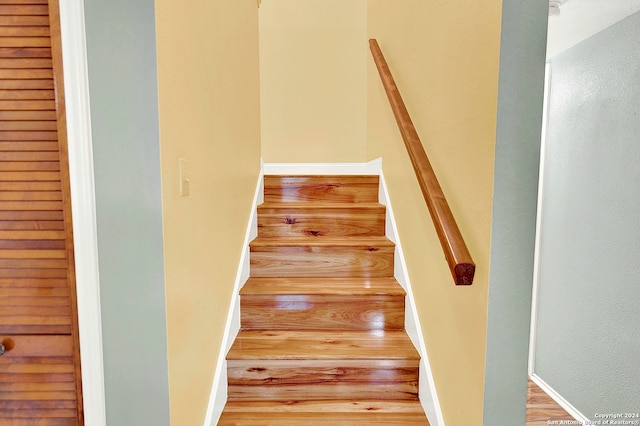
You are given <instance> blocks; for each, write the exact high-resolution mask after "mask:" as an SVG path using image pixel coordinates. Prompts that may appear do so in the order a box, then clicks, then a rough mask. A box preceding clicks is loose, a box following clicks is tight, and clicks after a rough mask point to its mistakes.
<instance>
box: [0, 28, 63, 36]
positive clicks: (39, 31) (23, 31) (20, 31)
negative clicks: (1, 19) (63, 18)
mask: <svg viewBox="0 0 640 426" xmlns="http://www.w3.org/2000/svg"><path fill="white" fill-rule="evenodd" d="M50 35H51V34H50V32H49V27H46V26H29V27H27V26H21V27H2V28H1V29H0V36H1V37H49V36H50Z"/></svg>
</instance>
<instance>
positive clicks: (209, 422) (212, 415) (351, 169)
mask: <svg viewBox="0 0 640 426" xmlns="http://www.w3.org/2000/svg"><path fill="white" fill-rule="evenodd" d="M265 174H290V175H331V174H334V175H337V174H344V175H358V174H368V175H379V176H380V192H379V199H380V203H381V204H384V205H386V207H387V223H386V230H387V231H386V232H387V237H388V238H389V239H390V240H392V241H393V242H394V243H395V244H396V251H395V259H394V261H395V271H394V275H395V278H396V279H397V280H398V282H399V283H400V285H401V286H402V287H403V288H404V290H405V291H406V292H407V299H406V309H405V311H406V314H405V328H406V330H407V334H408V335H409V337H410V338H411V340H412V342H413V344H414V345H415V346H416V349H417V350H418V352H419V353H420V356H421V358H422V359H421V362H420V381H419V390H418V392H419V395H420V402H421V404H422V406H423V408H424V410H425V412H426V414H427V417H428V418H429V422H430V423H431V425H432V426H444V418H443V416H442V410H441V408H440V402H439V401H438V396H437V393H436V388H435V382H434V380H433V374H432V373H431V367H430V364H429V357H428V355H427V350H426V346H425V343H424V339H423V337H422V329H421V328H420V321H419V318H418V312H417V308H416V304H415V300H414V298H413V292H412V291H411V282H410V280H409V273H408V271H407V266H406V264H405V262H404V256H403V254H402V245H401V244H400V239H399V237H398V232H397V227H396V223H395V219H394V216H393V209H392V208H391V204H390V202H389V194H388V192H387V186H386V183H385V180H384V176H383V175H382V159H381V158H377V159H375V160H372V161H370V162H368V163H337V164H336V163H334V164H329V163H295V164H293V163H265V164H263V166H262V171H261V175H260V179H259V181H258V185H257V186H256V195H255V196H254V205H253V207H252V216H251V220H250V223H249V226H248V228H247V234H246V237H245V247H246V249H245V252H244V253H243V255H242V258H241V259H240V266H239V267H238V275H237V278H236V282H235V286H234V290H233V291H234V293H233V296H232V299H231V306H230V308H229V315H228V317H227V325H226V328H225V333H224V336H223V343H222V345H221V349H220V353H219V355H218V364H217V367H216V371H215V376H214V380H213V386H212V389H211V396H210V398H209V407H208V409H207V416H206V418H205V426H214V425H215V424H216V423H217V422H218V419H219V418H220V415H221V414H222V410H223V409H224V404H225V402H226V399H227V375H226V368H227V366H226V354H227V351H228V350H229V348H230V347H231V344H232V343H233V340H234V339H235V336H236V335H237V334H238V331H239V330H240V299H239V297H238V292H239V290H240V287H241V285H242V284H243V283H244V282H245V281H246V280H247V278H248V277H249V242H250V241H251V240H252V239H253V238H254V237H255V236H256V235H257V229H258V227H257V209H256V207H257V205H258V204H260V203H261V202H262V197H263V195H262V192H263V191H262V189H263V177H264V175H265Z"/></svg>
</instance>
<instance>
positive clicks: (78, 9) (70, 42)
mask: <svg viewBox="0 0 640 426" xmlns="http://www.w3.org/2000/svg"><path fill="white" fill-rule="evenodd" d="M60 27H61V37H62V58H63V63H64V86H65V101H66V114H67V137H68V145H69V175H70V177H71V212H72V215H73V235H74V247H75V267H76V292H77V299H78V327H79V332H80V362H81V364H82V394H83V396H82V398H83V405H84V421H85V424H87V425H91V426H102V425H106V410H105V392H104V364H103V360H102V320H101V312H100V274H99V265H98V232H97V225H96V205H95V184H94V175H93V149H92V140H91V111H90V106H89V74H88V66H87V49H86V38H85V25H84V2H83V0H63V1H61V2H60Z"/></svg>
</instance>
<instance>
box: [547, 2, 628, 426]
mask: <svg viewBox="0 0 640 426" xmlns="http://www.w3.org/2000/svg"><path fill="white" fill-rule="evenodd" d="M638 40H640V13H636V14H635V15H632V16H631V17H629V18H627V19H625V20H623V21H621V22H619V23H618V24H616V25H614V26H612V27H610V28H608V29H607V30H605V31H603V32H601V33H599V34H596V35H595V36H593V37H591V38H590V39H587V40H585V41H584V42H582V43H580V44H578V45H576V46H575V47H573V48H571V49H570V50H568V51H566V52H564V53H562V54H560V55H558V56H556V57H554V58H553V60H552V65H551V68H552V77H551V94H550V111H549V113H550V116H549V133H548V140H547V147H546V151H547V153H546V159H545V182H544V196H543V205H542V206H543V211H542V234H541V257H540V289H539V311H538V332H537V346H536V363H535V372H536V374H537V375H539V376H540V377H541V378H542V379H543V380H545V381H546V382H547V383H548V384H549V385H551V387H553V388H554V389H555V390H556V391H557V392H558V393H560V394H561V395H562V396H563V397H564V398H565V399H567V400H568V401H569V402H570V403H571V404H572V405H574V406H575V407H576V408H577V409H578V410H579V411H580V412H581V413H582V414H584V415H585V416H587V417H589V418H590V419H592V420H593V419H594V415H595V414H596V413H624V412H637V411H638V408H639V407H640V392H638V389H640V367H639V364H638V354H640V334H639V333H638V330H639V329H640V309H638V303H639V301H640V286H639V285H638V277H639V276H640V262H639V261H638V259H640V214H639V212H640V167H639V166H638V165H639V164H640V143H639V141H640V63H639V62H638V58H639V57H640V43H638Z"/></svg>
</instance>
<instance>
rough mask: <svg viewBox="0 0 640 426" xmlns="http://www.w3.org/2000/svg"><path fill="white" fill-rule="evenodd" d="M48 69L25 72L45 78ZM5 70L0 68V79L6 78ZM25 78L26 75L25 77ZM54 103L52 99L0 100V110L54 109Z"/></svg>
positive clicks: (34, 76) (35, 76)
mask: <svg viewBox="0 0 640 426" xmlns="http://www.w3.org/2000/svg"><path fill="white" fill-rule="evenodd" d="M47 72H48V70H26V71H24V73H25V74H29V76H32V77H33V78H45V77H46V74H47ZM4 74H8V73H7V72H6V70H0V79H1V78H7V77H6V75H4ZM25 78H26V77H25ZM55 109H56V104H55V102H54V101H53V100H47V99H44V100H26V101H25V100H0V110H2V111H27V110H37V111H54V110H55Z"/></svg>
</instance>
